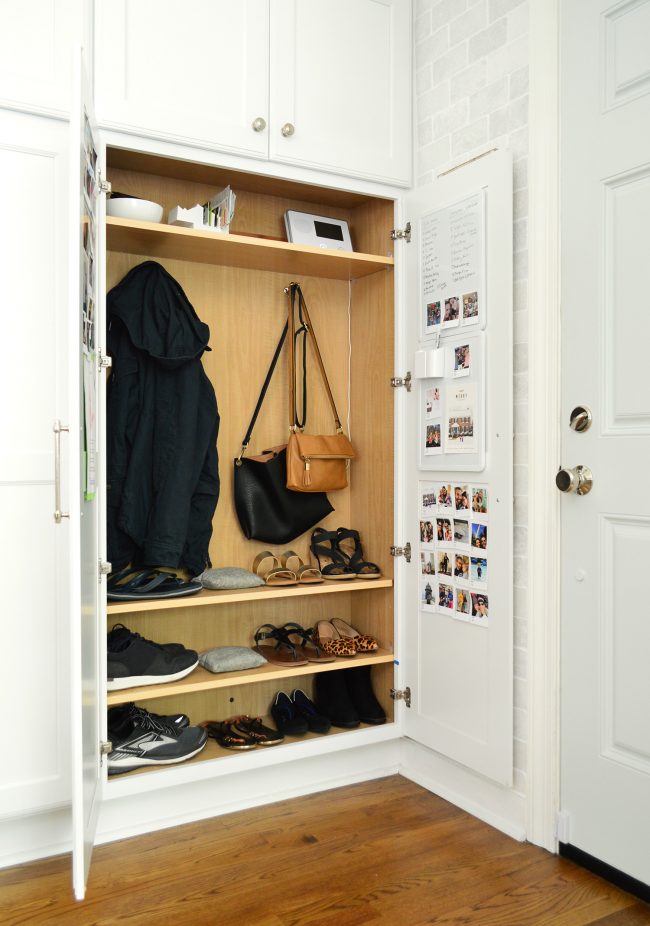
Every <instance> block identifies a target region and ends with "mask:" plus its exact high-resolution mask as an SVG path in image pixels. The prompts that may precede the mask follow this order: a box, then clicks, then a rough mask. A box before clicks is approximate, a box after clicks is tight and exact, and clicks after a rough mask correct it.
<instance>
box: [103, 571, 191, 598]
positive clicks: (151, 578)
mask: <svg viewBox="0 0 650 926" xmlns="http://www.w3.org/2000/svg"><path fill="white" fill-rule="evenodd" d="M129 575H132V576H133V578H131V579H129V580H128V581H127V582H123V581H121V580H123V579H125V578H127V577H128V576H129ZM202 587H203V586H202V585H201V583H200V582H183V580H182V579H179V578H178V576H176V575H174V574H173V573H171V572H162V571H161V570H159V569H139V570H134V569H131V568H130V567H127V568H126V569H122V570H120V572H116V573H115V574H114V575H112V576H110V577H109V579H108V583H107V592H106V597H107V598H109V599H110V600H111V601H138V600H139V599H141V598H182V597H185V596H186V595H196V593H197V592H200V591H201V589H202Z"/></svg>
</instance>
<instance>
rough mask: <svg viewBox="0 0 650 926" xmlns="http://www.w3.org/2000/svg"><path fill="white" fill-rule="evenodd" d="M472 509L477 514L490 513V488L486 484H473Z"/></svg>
mask: <svg viewBox="0 0 650 926" xmlns="http://www.w3.org/2000/svg"><path fill="white" fill-rule="evenodd" d="M472 511H473V512H474V513H475V514H487V513H488V490H487V489H486V488H485V486H472Z"/></svg>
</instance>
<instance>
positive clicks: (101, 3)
mask: <svg viewBox="0 0 650 926" xmlns="http://www.w3.org/2000/svg"><path fill="white" fill-rule="evenodd" d="M95 10H96V13H95V36H96V48H95V55H96V69H95V107H96V112H97V118H98V121H99V123H100V124H102V125H104V126H108V127H111V128H115V129H118V130H121V131H126V132H133V133H137V134H139V135H146V136H150V137H157V138H163V139H169V140H171V141H175V142H178V143H181V144H185V145H194V146H197V147H202V148H218V149H220V150H222V151H227V152H231V153H234V154H241V155H246V156H253V157H259V158H264V159H267V158H270V159H271V160H273V161H280V162H283V163H287V164H293V165H296V166H300V167H307V168H312V169H317V170H325V171H329V172H333V173H337V174H344V175H347V176H351V177H363V178H366V179H369V180H376V181H379V182H383V183H391V184H393V183H394V184H399V185H408V184H409V182H410V176H411V3H410V0H299V2H298V0H219V2H214V0H188V2H187V3H185V4H183V5H182V6H181V5H179V4H178V3H177V2H175V0H112V2H108V0H96V4H95ZM269 62H270V64H269Z"/></svg>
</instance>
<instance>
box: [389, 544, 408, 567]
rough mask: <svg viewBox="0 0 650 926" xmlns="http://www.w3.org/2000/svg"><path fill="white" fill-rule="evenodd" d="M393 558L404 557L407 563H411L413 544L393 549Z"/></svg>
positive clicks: (391, 553) (391, 552) (391, 550)
mask: <svg viewBox="0 0 650 926" xmlns="http://www.w3.org/2000/svg"><path fill="white" fill-rule="evenodd" d="M390 555H391V556H403V557H404V559H405V560H406V562H407V563H410V562H411V544H410V543H406V544H404V546H403V547H391V548H390Z"/></svg>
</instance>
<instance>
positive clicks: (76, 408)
mask: <svg viewBox="0 0 650 926" xmlns="http://www.w3.org/2000/svg"><path fill="white" fill-rule="evenodd" d="M74 65H75V66H74V82H73V86H74V91H75V92H74V93H73V101H72V105H71V117H70V133H71V134H70V165H71V166H70V196H71V204H70V210H71V211H70V235H71V240H70V297H69V305H70V311H69V327H68V336H69V339H70V358H71V360H70V370H69V377H70V378H69V390H70V403H69V407H70V424H69V429H70V452H69V459H68V476H69V486H70V496H69V497H70V531H71V542H70V577H69V578H70V589H71V593H70V619H71V622H72V628H71V672H72V677H71V686H70V690H71V695H70V697H71V704H72V750H73V756H72V809H73V812H72V823H73V886H74V892H75V896H76V897H77V899H79V900H80V899H82V898H83V896H84V893H85V888H86V879H87V877H88V869H89V865H90V856H91V853H92V847H93V842H94V836H95V827H96V820H97V811H98V804H99V796H100V780H101V762H102V756H101V747H100V742H101V724H100V704H101V691H102V689H101V684H102V681H103V678H102V675H101V673H100V671H99V665H100V652H101V647H100V634H99V628H100V581H99V580H100V570H99V530H98V524H99V518H98V501H97V457H96V449H97V439H98V415H97V408H98V368H99V363H98V334H99V325H98V318H97V308H98V293H99V288H98V273H99V267H98V258H99V240H98V232H99V228H100V215H99V207H100V203H101V196H100V185H99V176H100V170H101V165H100V161H99V151H100V149H99V144H98V141H97V131H96V128H95V125H94V120H93V116H92V111H91V108H90V105H89V103H88V93H87V92H86V88H87V87H88V81H87V77H86V73H85V68H84V64H83V55H82V52H81V49H79V50H78V51H77V52H76V53H75V62H74Z"/></svg>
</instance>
